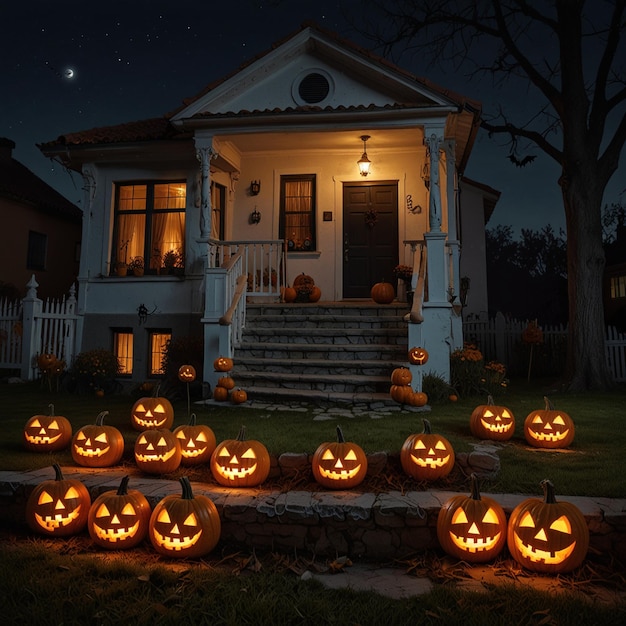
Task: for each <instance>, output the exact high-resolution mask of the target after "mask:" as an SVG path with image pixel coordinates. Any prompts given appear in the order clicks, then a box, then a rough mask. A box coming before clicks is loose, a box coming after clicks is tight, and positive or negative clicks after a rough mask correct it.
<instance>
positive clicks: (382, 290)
mask: <svg viewBox="0 0 626 626" xmlns="http://www.w3.org/2000/svg"><path fill="white" fill-rule="evenodd" d="M370 296H371V298H372V300H373V301H374V302H376V304H389V303H391V302H393V299H394V298H395V297H396V290H395V289H394V288H393V285H392V284H391V283H387V282H385V281H384V280H383V281H382V282H380V283H376V284H375V285H374V286H373V287H372V289H371V291H370Z"/></svg>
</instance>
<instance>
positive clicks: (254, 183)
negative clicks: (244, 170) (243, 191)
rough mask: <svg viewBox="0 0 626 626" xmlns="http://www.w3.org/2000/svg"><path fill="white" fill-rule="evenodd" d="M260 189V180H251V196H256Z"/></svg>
mask: <svg viewBox="0 0 626 626" xmlns="http://www.w3.org/2000/svg"><path fill="white" fill-rule="evenodd" d="M260 191H261V181H260V180H253V181H252V182H251V183H250V195H251V196H258V195H259V192H260Z"/></svg>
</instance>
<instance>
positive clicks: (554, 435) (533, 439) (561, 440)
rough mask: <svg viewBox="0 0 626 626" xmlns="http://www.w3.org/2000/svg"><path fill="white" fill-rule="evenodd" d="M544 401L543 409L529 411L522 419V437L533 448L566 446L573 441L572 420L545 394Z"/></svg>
mask: <svg viewBox="0 0 626 626" xmlns="http://www.w3.org/2000/svg"><path fill="white" fill-rule="evenodd" d="M544 401H545V403H546V404H545V409H543V410H542V409H537V410H535V411H531V412H530V413H529V414H528V416H527V417H526V419H525V420H524V437H526V441H527V442H528V443H529V444H530V445H531V446H534V447H535V448H567V446H569V445H570V444H571V443H572V442H573V441H574V421H573V420H572V418H571V417H570V416H569V415H568V414H567V413H565V412H564V411H557V410H556V409H555V408H554V406H553V404H552V403H551V402H550V400H549V399H548V398H547V397H545V396H544Z"/></svg>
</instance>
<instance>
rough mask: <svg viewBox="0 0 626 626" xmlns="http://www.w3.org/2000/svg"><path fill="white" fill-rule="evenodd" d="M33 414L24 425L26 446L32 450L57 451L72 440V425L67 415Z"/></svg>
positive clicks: (52, 406)
mask: <svg viewBox="0 0 626 626" xmlns="http://www.w3.org/2000/svg"><path fill="white" fill-rule="evenodd" d="M49 408H50V415H33V416H32V417H31V418H30V419H29V420H28V421H27V422H26V425H25V426H24V431H23V441H24V446H25V447H26V449H27V450H30V451H31V452H56V451H57V450H63V449H64V448H66V447H67V446H68V445H69V443H70V441H71V440H72V425H71V424H70V421H69V420H68V419H67V417H63V416H62V415H55V414H54V405H52V404H50V405H49Z"/></svg>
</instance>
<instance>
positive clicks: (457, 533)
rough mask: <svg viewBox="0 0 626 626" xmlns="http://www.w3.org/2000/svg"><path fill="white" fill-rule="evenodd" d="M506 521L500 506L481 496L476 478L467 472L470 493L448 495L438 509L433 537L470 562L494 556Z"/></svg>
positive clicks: (502, 542) (502, 541)
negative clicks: (435, 534) (435, 533)
mask: <svg viewBox="0 0 626 626" xmlns="http://www.w3.org/2000/svg"><path fill="white" fill-rule="evenodd" d="M506 531H507V522H506V514H505V513H504V510H503V508H502V507H501V506H500V505H499V504H498V503H497V502H496V501H495V500H493V499H492V498H486V497H484V496H483V497H481V495H480V493H479V490H478V479H477V478H476V475H475V474H472V475H471V494H470V495H469V497H468V496H463V495H458V496H452V497H451V498H450V499H449V500H448V501H447V502H445V503H444V505H443V506H442V507H441V509H440V510H439V516H438V518H437V537H438V539H439V543H440V544H441V547H442V548H443V549H444V550H445V551H446V552H447V553H448V554H450V555H451V556H454V557H457V558H459V559H462V560H465V561H468V562H470V563H484V562H486V561H490V560H491V559H493V558H495V557H496V556H497V555H498V554H499V553H500V552H501V551H502V548H504V545H505V544H506Z"/></svg>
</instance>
